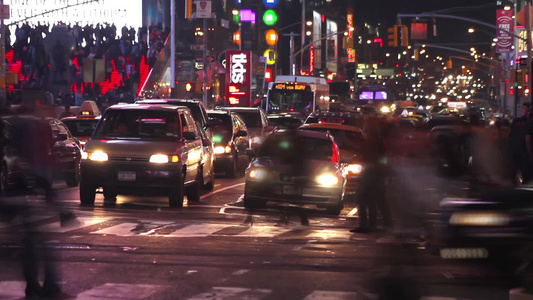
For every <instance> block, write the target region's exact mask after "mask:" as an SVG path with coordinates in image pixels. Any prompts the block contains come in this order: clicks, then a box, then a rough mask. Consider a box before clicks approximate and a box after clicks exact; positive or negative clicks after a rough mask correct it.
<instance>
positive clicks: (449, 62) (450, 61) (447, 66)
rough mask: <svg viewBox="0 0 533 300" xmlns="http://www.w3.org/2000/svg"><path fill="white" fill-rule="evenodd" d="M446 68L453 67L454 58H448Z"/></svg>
mask: <svg viewBox="0 0 533 300" xmlns="http://www.w3.org/2000/svg"><path fill="white" fill-rule="evenodd" d="M446 68H448V69H453V61H452V59H451V58H450V59H448V62H446Z"/></svg>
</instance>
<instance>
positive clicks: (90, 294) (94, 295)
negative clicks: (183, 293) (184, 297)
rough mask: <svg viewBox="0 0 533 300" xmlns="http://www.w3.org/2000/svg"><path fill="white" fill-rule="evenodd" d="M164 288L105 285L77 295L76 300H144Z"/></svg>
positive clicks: (147, 285) (158, 286)
mask: <svg viewBox="0 0 533 300" xmlns="http://www.w3.org/2000/svg"><path fill="white" fill-rule="evenodd" d="M165 288H166V287H165V286H161V285H149V284H125V283H106V284H104V285H100V286H98V287H96V288H93V289H90V290H87V291H84V292H82V293H80V294H78V296H77V297H76V300H105V299H113V300H115V299H126V298H127V299H132V300H134V299H146V298H148V297H150V296H152V295H153V294H155V293H157V292H161V291H162V290H163V289H165ZM126 295H127V296H126Z"/></svg>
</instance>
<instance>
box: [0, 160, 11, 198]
mask: <svg viewBox="0 0 533 300" xmlns="http://www.w3.org/2000/svg"><path fill="white" fill-rule="evenodd" d="M8 190H9V182H8V178H7V166H6V165H5V164H2V168H1V169H0V194H1V195H5V194H6V193H7V192H8Z"/></svg>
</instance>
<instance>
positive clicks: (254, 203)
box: [244, 194, 266, 209]
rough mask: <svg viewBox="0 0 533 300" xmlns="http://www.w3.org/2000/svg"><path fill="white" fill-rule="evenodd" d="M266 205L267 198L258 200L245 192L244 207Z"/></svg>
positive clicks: (254, 207) (250, 207) (253, 207)
mask: <svg viewBox="0 0 533 300" xmlns="http://www.w3.org/2000/svg"><path fill="white" fill-rule="evenodd" d="M265 206H266V201H265V200H258V199H253V198H249V197H246V194H244V207H245V208H248V209H256V208H264V207H265Z"/></svg>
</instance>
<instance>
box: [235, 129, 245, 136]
mask: <svg viewBox="0 0 533 300" xmlns="http://www.w3.org/2000/svg"><path fill="white" fill-rule="evenodd" d="M241 136H248V132H246V131H244V130H239V131H237V133H236V134H235V137H241Z"/></svg>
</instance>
